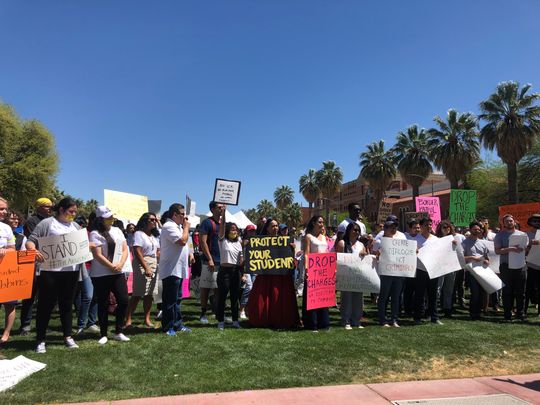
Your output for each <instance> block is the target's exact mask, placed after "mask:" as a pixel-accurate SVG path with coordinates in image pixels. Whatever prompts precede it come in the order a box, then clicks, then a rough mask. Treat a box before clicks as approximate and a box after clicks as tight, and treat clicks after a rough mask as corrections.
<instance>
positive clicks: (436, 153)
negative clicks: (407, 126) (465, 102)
mask: <svg viewBox="0 0 540 405" xmlns="http://www.w3.org/2000/svg"><path fill="white" fill-rule="evenodd" d="M433 121H435V123H436V124H437V125H438V126H439V129H436V128H431V129H428V131H427V133H428V148H429V153H430V156H431V160H432V161H433V163H434V164H435V166H436V167H437V168H438V169H440V170H442V172H443V173H444V175H445V176H446V178H447V179H448V180H449V181H450V187H451V188H453V189H455V188H458V186H459V181H460V180H463V179H465V177H466V175H467V174H468V173H469V172H470V171H471V170H472V169H473V167H474V166H475V165H476V164H477V162H478V160H479V159H480V142H479V136H478V119H477V118H476V116H475V115H474V114H472V113H469V112H467V113H463V114H460V113H458V112H457V111H456V110H454V109H450V110H448V113H447V115H446V120H444V119H442V118H441V117H439V116H438V115H437V116H436V117H435V118H433Z"/></svg>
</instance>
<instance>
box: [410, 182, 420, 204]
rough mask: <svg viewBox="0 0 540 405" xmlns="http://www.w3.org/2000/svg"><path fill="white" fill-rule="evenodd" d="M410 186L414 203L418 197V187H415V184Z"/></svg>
mask: <svg viewBox="0 0 540 405" xmlns="http://www.w3.org/2000/svg"><path fill="white" fill-rule="evenodd" d="M411 186H412V198H413V201H416V200H415V198H416V197H418V196H419V195H420V186H417V185H416V184H411Z"/></svg>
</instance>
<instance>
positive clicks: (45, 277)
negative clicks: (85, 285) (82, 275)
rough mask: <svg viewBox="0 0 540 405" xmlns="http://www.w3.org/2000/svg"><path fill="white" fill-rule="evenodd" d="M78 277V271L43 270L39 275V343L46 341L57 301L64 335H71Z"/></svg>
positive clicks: (37, 321)
mask: <svg viewBox="0 0 540 405" xmlns="http://www.w3.org/2000/svg"><path fill="white" fill-rule="evenodd" d="M78 279H79V272H78V271H41V274H40V276H39V277H38V280H39V286H38V288H39V298H38V304H37V315H36V332H37V336H36V340H37V341H38V343H39V342H43V341H45V337H46V334H47V327H48V326H49V320H50V319H51V313H52V310H53V309H54V306H55V304H56V302H57V301H58V309H59V310H60V322H61V323H62V332H63V334H64V337H68V336H71V331H72V326H73V325H72V305H73V297H74V296H75V289H76V287H77V280H78Z"/></svg>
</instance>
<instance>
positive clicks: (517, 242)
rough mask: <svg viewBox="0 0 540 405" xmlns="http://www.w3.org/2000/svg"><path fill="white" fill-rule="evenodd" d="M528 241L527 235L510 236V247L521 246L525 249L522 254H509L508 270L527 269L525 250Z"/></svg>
mask: <svg viewBox="0 0 540 405" xmlns="http://www.w3.org/2000/svg"><path fill="white" fill-rule="evenodd" d="M527 240H528V237H527V235H510V239H509V241H508V246H519V247H521V248H523V251H522V252H520V253H517V252H510V253H508V268H510V269H521V268H523V267H525V264H526V263H525V248H526V247H527Z"/></svg>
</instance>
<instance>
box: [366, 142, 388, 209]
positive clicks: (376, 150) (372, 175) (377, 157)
mask: <svg viewBox="0 0 540 405" xmlns="http://www.w3.org/2000/svg"><path fill="white" fill-rule="evenodd" d="M366 147H367V151H366V152H362V153H361V154H360V166H361V167H362V169H361V170H360V176H362V178H363V179H364V180H365V181H366V182H367V183H368V184H369V186H370V187H371V188H372V189H373V191H374V192H375V199H376V201H377V207H378V206H379V204H380V201H381V200H382V198H383V196H384V192H385V191H386V190H387V189H388V187H389V186H390V184H392V181H393V180H394V178H395V177H396V173H397V172H396V165H395V156H394V151H393V150H392V149H389V150H385V149H384V141H383V140H380V141H379V142H373V143H370V144H369V145H367V146H366Z"/></svg>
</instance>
